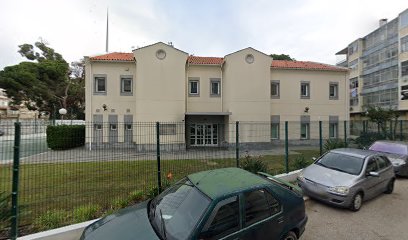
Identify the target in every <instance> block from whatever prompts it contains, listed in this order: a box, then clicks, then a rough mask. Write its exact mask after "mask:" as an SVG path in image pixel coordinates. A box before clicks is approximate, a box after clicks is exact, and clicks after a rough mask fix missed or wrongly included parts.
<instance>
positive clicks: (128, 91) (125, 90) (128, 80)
mask: <svg viewBox="0 0 408 240" xmlns="http://www.w3.org/2000/svg"><path fill="white" fill-rule="evenodd" d="M132 82H133V79H132V77H129V76H121V77H120V93H121V95H132V92H133V89H132V85H133V84H132Z"/></svg>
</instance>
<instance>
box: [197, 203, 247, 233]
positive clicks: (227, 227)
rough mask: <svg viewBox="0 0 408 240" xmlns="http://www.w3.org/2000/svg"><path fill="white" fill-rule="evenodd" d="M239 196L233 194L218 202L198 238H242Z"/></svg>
mask: <svg viewBox="0 0 408 240" xmlns="http://www.w3.org/2000/svg"><path fill="white" fill-rule="evenodd" d="M239 230H240V211H239V198H238V196H233V197H230V198H227V199H224V200H222V201H220V202H219V203H217V205H216V206H215V207H214V209H213V210H212V212H211V214H210V215H209V217H208V219H207V221H206V223H205V225H204V227H203V229H202V230H201V231H200V234H199V236H198V239H200V240H215V239H240V238H238V237H239Z"/></svg>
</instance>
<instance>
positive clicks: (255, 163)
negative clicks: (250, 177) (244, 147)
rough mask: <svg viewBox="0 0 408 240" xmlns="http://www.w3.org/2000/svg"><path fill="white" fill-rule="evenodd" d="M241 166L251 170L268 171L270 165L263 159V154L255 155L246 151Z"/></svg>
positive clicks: (255, 171) (254, 171) (253, 171)
mask: <svg viewBox="0 0 408 240" xmlns="http://www.w3.org/2000/svg"><path fill="white" fill-rule="evenodd" d="M240 165H241V167H242V168H243V169H245V170H247V171H249V172H252V173H257V172H267V171H268V166H267V165H266V163H265V162H264V161H262V157H261V156H257V157H253V156H251V155H249V154H248V152H247V153H246V155H245V157H244V160H243V161H242V162H241V164H240Z"/></svg>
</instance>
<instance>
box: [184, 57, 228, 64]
mask: <svg viewBox="0 0 408 240" xmlns="http://www.w3.org/2000/svg"><path fill="white" fill-rule="evenodd" d="M187 61H188V63H189V64H197V65H213V64H215V65H221V64H222V62H223V61H224V58H220V57H197V56H189V57H188V60H187Z"/></svg>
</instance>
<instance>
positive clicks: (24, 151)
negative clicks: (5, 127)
mask: <svg viewBox="0 0 408 240" xmlns="http://www.w3.org/2000/svg"><path fill="white" fill-rule="evenodd" d="M20 144H21V147H20V148H21V151H20V156H21V157H26V156H32V155H36V154H38V153H43V152H46V151H48V147H47V142H46V136H45V134H44V133H40V134H28V135H21V142H20ZM13 146H14V136H13V135H8V136H0V164H1V163H2V162H6V161H11V160H12V159H13V152H14V148H13Z"/></svg>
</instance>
